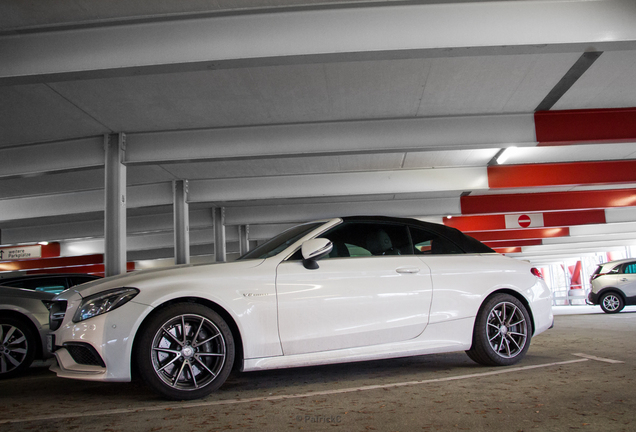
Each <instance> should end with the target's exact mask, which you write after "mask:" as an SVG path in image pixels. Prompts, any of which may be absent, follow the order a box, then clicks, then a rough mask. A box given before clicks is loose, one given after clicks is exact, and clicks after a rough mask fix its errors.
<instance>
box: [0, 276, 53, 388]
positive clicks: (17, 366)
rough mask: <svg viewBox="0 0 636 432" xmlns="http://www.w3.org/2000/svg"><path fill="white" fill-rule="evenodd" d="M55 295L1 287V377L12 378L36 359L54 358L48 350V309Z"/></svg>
mask: <svg viewBox="0 0 636 432" xmlns="http://www.w3.org/2000/svg"><path fill="white" fill-rule="evenodd" d="M53 297H55V294H53V293H48V292H43V291H34V290H29V289H23V288H12V287H3V286H0V378H11V377H14V376H16V375H18V374H19V373H21V372H22V371H24V370H25V369H27V368H28V367H29V366H31V363H32V362H33V360H35V359H36V358H38V359H43V358H47V357H51V353H49V352H48V350H47V349H46V345H45V344H46V334H47V333H48V332H49V310H48V309H47V307H46V304H45V302H46V301H47V300H52V299H53Z"/></svg>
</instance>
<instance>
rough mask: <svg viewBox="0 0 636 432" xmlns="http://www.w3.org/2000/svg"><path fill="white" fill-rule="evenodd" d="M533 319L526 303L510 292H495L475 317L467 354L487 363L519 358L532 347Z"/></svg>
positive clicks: (506, 362) (505, 364)
mask: <svg viewBox="0 0 636 432" xmlns="http://www.w3.org/2000/svg"><path fill="white" fill-rule="evenodd" d="M531 337H532V323H531V322H530V315H529V314H528V311H527V309H526V307H525V306H524V305H523V304H522V303H521V302H520V301H519V300H517V299H516V298H515V297H513V296H511V295H509V294H496V295H494V296H493V297H491V298H490V299H488V300H487V301H486V302H485V303H484V304H483V305H482V307H481V309H480V311H479V313H478V314H477V319H476V320H475V328H474V330H473V345H472V347H471V349H470V350H469V351H466V353H467V354H468V356H469V357H470V358H471V359H472V360H473V361H475V362H477V363H480V364H483V365H487V366H508V365H512V364H515V363H517V362H518V361H520V360H521V359H522V358H523V357H524V356H525V355H526V352H527V351H528V348H529V347H530V339H531Z"/></svg>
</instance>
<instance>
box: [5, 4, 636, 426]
mask: <svg viewBox="0 0 636 432" xmlns="http://www.w3.org/2000/svg"><path fill="white" fill-rule="evenodd" d="M0 59H2V61H0V101H1V102H0V283H1V279H2V278H5V277H13V276H16V275H33V274H40V273H65V274H66V273H88V274H95V275H99V276H113V275H118V274H121V273H125V272H133V271H139V270H145V269H152V268H158V267H167V266H172V265H175V264H201V263H214V262H227V261H233V260H235V259H237V258H238V257H239V256H240V255H242V254H243V253H245V252H247V251H249V250H251V249H253V248H254V247H255V246H257V245H259V244H261V243H262V242H264V241H266V240H267V239H269V238H271V237H273V236H274V235H276V234H278V233H281V232H282V231H284V230H285V229H287V228H289V227H291V226H293V225H295V224H297V223H302V222H307V221H312V220H319V219H325V218H331V217H338V216H353V215H384V216H396V217H413V218H417V219H421V220H424V221H428V222H435V223H441V224H444V225H447V226H451V227H455V228H458V229H460V230H461V231H463V232H465V233H467V234H468V235H470V236H472V237H474V238H476V239H478V240H480V241H481V242H483V243H485V244H486V245H487V246H489V247H491V248H493V249H494V250H495V251H496V252H497V253H501V254H504V255H506V256H509V257H512V258H514V259H519V260H525V261H529V262H530V263H531V264H532V265H533V266H535V267H537V268H539V269H540V271H541V273H542V274H543V277H544V278H545V280H546V282H547V283H548V285H549V287H550V288H551V290H552V292H553V304H554V307H555V311H558V316H557V320H556V327H555V329H553V331H551V332H548V335H547V336H541V338H545V341H543V342H542V341H541V340H542V339H541V338H537V340H536V347H537V350H536V352H534V353H533V349H534V348H533V349H531V351H530V355H529V358H528V360H527V364H522V365H521V366H520V368H523V367H524V366H526V367H527V369H519V371H515V372H514V373H509V374H504V373H502V374H494V373H493V374H492V375H480V374H481V373H484V371H482V370H476V369H474V368H472V365H470V363H469V361H468V360H466V359H464V358H463V357H461V356H455V355H452V354H449V355H436V356H430V357H416V358H414V359H404V360H399V361H397V362H391V361H378V362H372V363H371V364H370V365H365V366H361V365H360V366H359V367H358V366H355V365H354V366H352V365H347V366H344V367H336V366H329V367H323V368H322V369H321V368H309V369H306V370H304V369H303V370H297V369H294V370H289V371H282V372H279V371H277V372H269V373H265V372H263V373H260V372H259V373H251V374H245V375H237V376H235V377H233V378H232V379H231V381H230V382H229V384H230V385H229V387H228V389H227V390H226V391H225V392H224V393H223V394H222V397H221V398H220V399H218V400H217V399H215V398H214V397H211V398H209V399H206V401H205V402H203V403H202V405H196V404H194V405H169V404H166V403H164V402H159V401H157V400H156V399H155V398H154V396H152V395H150V394H147V393H145V390H143V389H141V387H138V386H136V384H135V383H132V384H130V385H129V387H127V389H128V390H129V393H130V394H132V395H135V396H136V397H135V398H134V399H136V400H137V401H138V400H142V401H143V402H141V404H142V405H135V403H137V402H133V401H132V399H130V398H129V397H128V396H122V395H121V394H119V393H118V392H119V391H120V390H118V387H109V386H108V385H103V384H102V385H101V386H100V385H96V384H94V383H76V382H70V381H68V380H63V379H58V378H56V377H55V376H54V375H52V374H51V373H50V372H48V370H47V367H48V365H47V364H36V365H35V367H33V368H32V369H31V371H30V373H29V374H28V375H27V376H26V377H21V378H16V379H12V380H7V381H3V382H2V383H0V388H2V395H0V400H1V402H0V407H1V412H0V424H2V425H3V426H2V428H3V429H4V428H5V427H7V428H9V429H11V428H14V429H15V430H18V429H20V430H22V429H23V428H24V427H25V426H28V427H31V428H35V429H37V430H60V429H64V428H65V426H64V424H68V425H69V427H71V426H72V427H75V426H77V427H79V426H78V425H80V424H82V427H83V428H86V427H88V428H89V430H92V429H90V428H91V427H92V428H94V429H95V430H97V429H98V428H99V430H104V429H108V428H111V429H113V430H157V429H152V428H155V427H164V428H178V426H177V425H179V424H180V425H183V424H184V422H185V424H189V423H188V421H190V420H191V421H192V422H193V423H192V429H191V430H195V427H197V428H202V430H217V429H221V430H225V429H232V428H239V427H244V428H254V429H259V430H269V429H272V430H274V429H275V430H279V429H280V427H292V428H295V429H306V430H307V429H308V430H312V429H318V428H327V427H344V428H346V429H347V430H349V429H351V430H355V429H356V428H358V429H359V430H365V429H369V428H375V429H377V430H490V428H492V427H494V425H497V424H499V425H502V426H501V427H502V430H529V429H532V428H535V429H539V430H566V429H569V428H580V429H586V428H588V429H589V430H631V429H632V428H633V421H634V420H635V417H634V414H633V413H634V392H633V390H632V389H631V388H630V386H629V384H630V383H631V380H632V378H631V377H632V376H633V373H634V363H633V354H634V350H635V349H636V346H635V345H634V342H633V340H632V339H633V338H631V337H630V332H631V334H633V321H634V319H633V318H634V316H635V315H634V310H633V308H629V307H628V308H626V310H625V311H624V312H622V313H621V314H618V315H616V316H604V315H602V314H599V313H598V312H599V309H598V307H594V306H589V305H587V304H586V299H587V294H588V293H589V291H590V282H589V279H590V276H591V275H592V272H593V271H594V269H595V268H596V266H597V265H598V264H600V263H603V262H606V261H612V260H617V259H623V258H633V257H636V3H634V2H633V1H632V0H588V1H583V0H540V1H539V0H517V1H482V0H414V1H408V0H406V1H404V0H394V1H391V0H380V1H366V0H347V1H344V0H329V1H311V0H242V1H223V0H217V1H214V2H207V1H178V0H166V1H162V2H153V1H145V0H132V1H128V2H119V1H115V0H102V1H99V2H97V1H92V0H60V1H56V2H53V3H51V2H46V1H43V0H37V1H33V2H21V1H17V0H16V1H13V0H9V1H4V2H2V4H0ZM599 328H603V330H602V331H600V333H596V332H595V331H592V330H593V329H599ZM591 333H594V334H591ZM604 341H605V343H604ZM608 341H609V342H608ZM533 344H535V342H534V341H533ZM534 346H535V345H533V347H534ZM586 350H587V351H586ZM581 353H583V354H585V356H577V355H573V354H581ZM460 357H461V359H460ZM462 377H466V378H462ZM513 377H514V378H513ZM374 386H376V387H374ZM568 386H572V388H571V389H569V390H568V389H567V387H568ZM15 387H20V390H19V391H18V390H17V389H16V388H15ZM632 387H633V386H632ZM60 389H62V393H64V394H65V395H66V396H64V397H61V395H60ZM65 389H72V390H65ZM352 389H355V391H354V390H352ZM69 392H70V393H69ZM73 394H74V395H75V396H73ZM40 395H41V398H40V397H39V396H40ZM33 398H37V401H36V402H35V403H33V405H30V404H31V403H32V402H29V401H31V400H33ZM82 398H89V399H90V400H91V403H92V404H93V407H92V408H90V409H80V408H77V405H74V404H78V403H79V401H80V400H81V399H82ZM58 399H59V401H58ZM62 402H63V404H64V405H66V404H68V405H69V406H72V407H73V409H69V410H66V409H59V407H60V406H61V405H62ZM102 405H103V406H102ZM522 405H523V406H522ZM129 406H130V408H128V407H129ZM422 406H426V412H427V413H430V415H428V416H427V415H423V414H422V412H421V411H422ZM584 406H586V407H588V409H587V410H585V409H584V408H583V407H584ZM109 410H111V412H110V413H109V412H108V411H109ZM64 412H65V413H66V417H65V416H64V414H60V413H64ZM93 412H96V413H97V414H95V415H94V414H92V413H93ZM157 412H160V413H161V416H159V417H161V419H163V421H162V422H161V421H160V422H159V423H156V424H155V423H153V421H154V420H156V418H158V417H157V416H156V413H157ZM117 413H120V414H117ZM58 415H60V416H61V417H56V416H58ZM96 418H98V419H99V425H96V424H92V426H90V425H91V421H92V420H94V419H96ZM24 419H27V420H24ZM124 419H125V420H124ZM193 419H195V420H193ZM502 419H504V420H502ZM515 419H517V420H519V422H520V423H519V424H517V423H515ZM84 421H86V424H84V423H82V422H84ZM502 421H503V423H502ZM65 422H66V423H65ZM87 424H88V426H87Z"/></svg>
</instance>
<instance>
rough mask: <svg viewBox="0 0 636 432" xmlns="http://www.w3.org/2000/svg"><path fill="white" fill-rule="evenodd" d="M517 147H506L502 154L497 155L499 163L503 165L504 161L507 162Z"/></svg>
mask: <svg viewBox="0 0 636 432" xmlns="http://www.w3.org/2000/svg"><path fill="white" fill-rule="evenodd" d="M516 148H517V147H514V146H513V147H508V148H506V149H504V151H503V152H501V154H500V155H499V156H497V159H496V160H497V163H498V164H499V165H501V164H502V163H504V162H506V161H507V160H508V158H509V157H510V155H511V154H512V153H513V152H514V151H515V150H516Z"/></svg>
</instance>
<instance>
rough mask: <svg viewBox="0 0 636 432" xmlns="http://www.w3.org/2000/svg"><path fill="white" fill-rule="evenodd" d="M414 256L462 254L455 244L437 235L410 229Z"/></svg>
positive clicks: (418, 229)
mask: <svg viewBox="0 0 636 432" xmlns="http://www.w3.org/2000/svg"><path fill="white" fill-rule="evenodd" d="M410 231H411V238H412V239H413V247H414V253H415V254H416V255H438V254H461V253H464V251H462V250H461V249H460V248H459V247H458V246H457V245H456V244H455V243H453V242H451V241H450V240H447V239H445V238H443V237H439V236H438V235H437V234H434V233H431V232H428V231H426V230H423V229H420V228H413V227H410Z"/></svg>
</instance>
